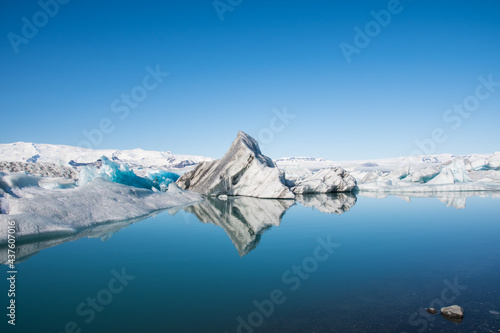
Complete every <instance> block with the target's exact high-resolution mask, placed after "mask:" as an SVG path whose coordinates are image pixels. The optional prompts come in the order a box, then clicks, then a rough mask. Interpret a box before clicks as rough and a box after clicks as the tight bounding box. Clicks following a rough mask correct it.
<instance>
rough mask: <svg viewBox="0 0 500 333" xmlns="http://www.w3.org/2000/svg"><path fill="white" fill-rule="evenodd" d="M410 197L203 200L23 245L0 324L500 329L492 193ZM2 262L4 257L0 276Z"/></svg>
mask: <svg viewBox="0 0 500 333" xmlns="http://www.w3.org/2000/svg"><path fill="white" fill-rule="evenodd" d="M402 199H405V200H402ZM406 200H410V198H397V197H387V198H383V199H382V198H369V197H363V196H358V198H356V197H354V196H343V195H340V196H313V197H305V198H302V199H301V202H302V203H299V202H297V203H295V204H294V202H293V201H278V200H258V199H245V198H238V199H234V200H229V201H219V200H210V201H206V202H204V203H202V204H198V205H195V206H191V207H188V208H184V209H178V210H171V211H165V212H161V213H158V214H157V215H156V216H152V217H149V218H147V219H143V220H141V221H128V222H124V223H121V224H112V225H107V226H103V227H101V228H98V229H92V230H88V231H86V232H85V233H82V234H80V235H77V236H75V237H70V238H66V239H52V240H43V241H39V242H35V243H30V244H25V245H24V246H22V247H21V248H20V249H19V252H18V257H20V256H23V257H24V258H23V259H24V261H23V262H22V263H19V264H18V266H17V268H18V272H19V273H18V281H17V298H16V300H17V318H16V319H17V321H16V322H17V325H16V327H15V328H14V329H13V328H12V327H10V326H9V325H7V323H6V322H7V320H6V317H5V314H2V318H4V319H3V322H2V323H1V325H0V326H1V327H2V332H4V331H15V332H54V333H55V332H96V333H98V332H220V333H224V332H242V333H250V332H472V331H477V332H489V331H493V332H497V330H499V329H500V256H499V254H500V205H499V204H500V199H498V198H496V199H495V198H492V197H489V196H485V197H469V198H464V197H461V196H460V195H455V196H454V197H448V198H441V199H440V200H438V199H436V198H411V201H409V202H408V201H406ZM454 206H455V207H457V208H460V209H457V208H455V207H454ZM89 237H90V238H89ZM1 251H2V254H3V253H4V251H5V249H4V248H2V249H1ZM3 255H4V254H3ZM6 271H7V268H6V266H1V267H0V274H1V275H0V276H7V273H6ZM116 276H119V278H117V277H116ZM1 280H2V281H4V282H2V283H1V284H0V287H1V288H3V290H2V291H0V294H1V295H4V296H3V299H4V300H6V299H7V297H6V295H5V294H6V291H7V290H8V285H7V282H6V280H5V278H2V279H1ZM4 291H5V292H4ZM431 303H432V305H434V307H440V306H441V305H446V306H448V305H452V304H458V305H460V306H462V307H463V308H464V309H465V319H464V321H463V322H462V323H461V324H454V323H452V322H449V321H447V320H445V319H444V318H442V317H441V316H440V315H436V316H430V315H427V314H426V313H425V312H423V310H422V308H425V307H428V306H429V305H431ZM3 304H4V306H7V303H6V301H5V302H3ZM4 306H2V308H3V309H5V307H4ZM3 311H5V310H3ZM490 311H492V312H490Z"/></svg>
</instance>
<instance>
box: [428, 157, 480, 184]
mask: <svg viewBox="0 0 500 333" xmlns="http://www.w3.org/2000/svg"><path fill="white" fill-rule="evenodd" d="M471 181H472V180H471V179H470V177H469V174H468V172H467V168H466V167H465V161H464V160H463V159H455V160H453V161H451V162H449V163H445V164H443V165H442V167H441V170H440V171H439V174H437V175H436V176H435V177H434V178H432V179H431V180H429V181H428V182H427V184H430V185H431V184H454V183H467V182H471Z"/></svg>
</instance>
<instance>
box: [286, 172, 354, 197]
mask: <svg viewBox="0 0 500 333" xmlns="http://www.w3.org/2000/svg"><path fill="white" fill-rule="evenodd" d="M354 187H356V179H354V177H353V176H351V175H350V174H349V173H348V172H347V171H345V170H344V169H342V168H341V167H335V168H327V169H322V170H319V171H317V172H315V173H314V174H312V175H310V176H308V177H305V178H304V179H302V180H299V181H297V182H296V183H295V186H294V187H292V191H293V192H294V193H296V194H305V193H330V192H350V191H352V190H353V189H354Z"/></svg>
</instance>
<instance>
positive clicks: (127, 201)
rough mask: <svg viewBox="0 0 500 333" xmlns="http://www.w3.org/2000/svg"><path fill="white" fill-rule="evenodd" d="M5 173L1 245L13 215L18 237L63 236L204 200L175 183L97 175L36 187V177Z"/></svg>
mask: <svg viewBox="0 0 500 333" xmlns="http://www.w3.org/2000/svg"><path fill="white" fill-rule="evenodd" d="M9 177H11V176H10V175H9ZM6 178H8V177H6V175H4V176H2V177H0V184H3V185H2V188H4V192H5V193H4V195H3V196H2V197H0V206H1V209H2V212H3V213H4V214H0V244H2V243H5V242H6V241H7V230H8V228H7V223H8V221H12V220H13V221H16V222H17V232H16V237H17V238H18V239H23V238H29V237H34V236H49V235H50V236H54V235H67V234H75V233H77V232H79V231H81V230H83V229H85V228H89V227H93V226H96V225H99V224H103V223H109V222H113V221H122V220H128V219H132V218H137V217H140V216H145V215H148V214H150V213H152V212H154V211H157V210H161V209H167V208H171V207H175V206H183V205H188V204H192V203H194V202H197V201H201V200H203V198H202V197H201V196H200V195H199V194H197V193H194V192H189V191H184V190H181V189H179V188H178V187H177V186H176V185H175V183H171V184H170V185H169V186H168V189H167V191H166V193H164V192H154V191H151V190H148V189H143V188H136V187H131V186H127V185H122V184H117V183H113V182H110V181H107V180H104V179H103V178H100V177H97V178H95V179H94V180H92V181H91V182H90V183H88V184H87V185H85V186H79V187H75V188H71V189H55V190H48V189H45V188H42V187H40V186H38V177H34V176H29V175H24V176H23V175H21V176H19V177H14V178H12V177H11V179H6ZM12 185H14V186H17V187H15V188H13V187H10V186H12Z"/></svg>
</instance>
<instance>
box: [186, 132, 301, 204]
mask: <svg viewBox="0 0 500 333" xmlns="http://www.w3.org/2000/svg"><path fill="white" fill-rule="evenodd" d="M177 184H178V185H179V187H180V188H182V189H188V190H192V191H195V192H199V193H202V194H205V195H209V196H219V195H230V196H236V195H239V196H248V197H257V198H282V199H293V198H294V197H295V196H294V194H293V193H292V191H290V189H289V188H288V187H287V186H286V185H285V178H284V177H283V174H282V173H281V172H280V170H279V169H278V168H277V167H276V165H275V164H274V162H273V161H272V160H271V159H270V158H269V157H267V156H264V155H263V154H262V153H261V151H260V148H259V144H258V143H257V141H256V140H255V139H253V138H252V137H250V136H249V135H247V134H246V133H243V132H241V131H240V132H238V136H237V138H236V140H234V142H233V144H232V145H231V147H230V148H229V150H228V151H227V152H226V154H225V155H224V157H222V158H221V159H220V160H215V161H212V162H202V163H200V164H199V165H198V167H196V169H194V170H193V171H191V172H188V173H185V174H184V175H182V176H181V177H180V178H179V179H178V180H177Z"/></svg>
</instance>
